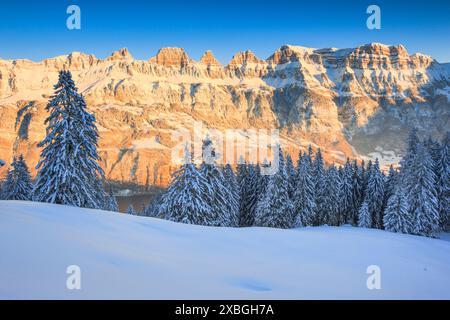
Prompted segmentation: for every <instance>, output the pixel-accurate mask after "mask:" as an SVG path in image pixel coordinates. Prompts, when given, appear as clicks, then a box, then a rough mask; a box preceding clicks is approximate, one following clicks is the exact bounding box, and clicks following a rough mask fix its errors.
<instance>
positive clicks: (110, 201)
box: [106, 188, 119, 212]
mask: <svg viewBox="0 0 450 320" xmlns="http://www.w3.org/2000/svg"><path fill="white" fill-rule="evenodd" d="M106 209H107V210H109V211H114V212H119V205H118V204H117V199H116V196H115V195H114V193H113V191H112V188H110V189H109V194H108V198H107V204H106Z"/></svg>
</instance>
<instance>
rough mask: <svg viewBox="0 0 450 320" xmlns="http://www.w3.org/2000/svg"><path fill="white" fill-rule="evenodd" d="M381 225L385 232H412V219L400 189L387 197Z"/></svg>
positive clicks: (404, 196) (405, 198)
mask: <svg viewBox="0 0 450 320" xmlns="http://www.w3.org/2000/svg"><path fill="white" fill-rule="evenodd" d="M383 223H384V228H385V230H387V231H391V232H399V233H411V232H412V231H413V223H412V219H411V216H410V214H409V212H408V199H407V197H406V195H405V193H404V191H403V190H402V189H401V188H398V189H397V190H396V191H395V192H393V193H392V195H391V196H390V197H389V200H388V202H387V207H386V210H385V215H384V217H383Z"/></svg>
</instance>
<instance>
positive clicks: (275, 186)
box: [255, 146, 293, 228]
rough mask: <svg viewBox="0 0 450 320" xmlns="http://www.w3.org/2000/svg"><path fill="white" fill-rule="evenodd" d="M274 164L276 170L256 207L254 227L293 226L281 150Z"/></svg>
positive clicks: (291, 207)
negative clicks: (276, 165) (276, 167)
mask: <svg viewBox="0 0 450 320" xmlns="http://www.w3.org/2000/svg"><path fill="white" fill-rule="evenodd" d="M277 149H279V151H278V156H277V154H275V159H274V163H275V164H278V170H277V171H276V173H275V174H273V175H271V176H270V178H269V182H268V184H267V186H266V188H265V192H264V194H263V195H262V197H261V199H260V200H259V201H258V204H257V207H256V216H255V225H256V226H261V227H273V228H290V227H291V226H292V224H293V205H292V202H291V199H290V198H289V183H287V182H288V179H289V177H288V174H287V172H286V163H285V160H284V156H283V153H282V151H281V148H280V147H279V146H278V147H277Z"/></svg>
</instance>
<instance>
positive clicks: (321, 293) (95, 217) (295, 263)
mask: <svg viewBox="0 0 450 320" xmlns="http://www.w3.org/2000/svg"><path fill="white" fill-rule="evenodd" d="M447 239H448V238H447ZM0 252H1V254H0V298H2V299H16V298H18V299H48V298H55V299H93V298H99V299H109V298H113V299H115V298H124V299H132V298H135V299H147V298H148V299H305V298H306V299H334V298H337V299H381V298H386V299H431V298H437V299H450V254H449V253H450V242H448V241H444V240H438V239H429V238H424V237H417V236H411V235H401V234H394V233H389V232H385V231H380V230H372V229H363V228H353V227H345V226H344V227H315V228H312V227H311V228H302V229H292V230H279V229H268V228H255V227H253V228H239V229H232V228H214V227H202V226H194V225H185V224H178V223H173V222H169V221H163V220H158V219H153V218H146V217H137V216H129V215H124V214H118V213H112V212H106V211H99V210H88V209H80V208H75V207H67V206H59V205H50V204H42V203H32V202H20V201H0ZM70 265H77V266H79V267H80V269H81V289H80V290H68V289H67V287H66V280H67V277H68V274H67V273H66V270H67V267H68V266H70ZM370 265H377V266H379V267H380V270H381V289H379V290H376V289H375V290H369V289H368V288H367V285H366V282H367V278H368V277H369V275H368V274H367V273H366V270H367V267H368V266H370Z"/></svg>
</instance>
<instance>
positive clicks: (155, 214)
mask: <svg viewBox="0 0 450 320" xmlns="http://www.w3.org/2000/svg"><path fill="white" fill-rule="evenodd" d="M163 196H164V192H158V193H157V194H156V195H155V196H154V197H153V198H152V200H151V201H150V203H149V204H148V205H147V206H146V207H145V209H144V210H143V212H142V215H143V216H146V217H152V218H159V219H164V218H166V216H165V213H164V214H162V215H160V212H159V208H160V206H161V203H162V200H163Z"/></svg>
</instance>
